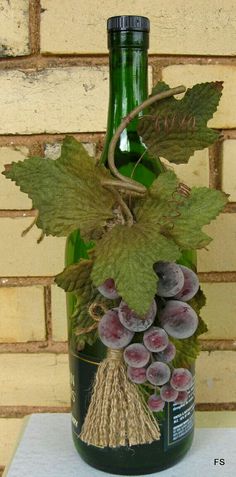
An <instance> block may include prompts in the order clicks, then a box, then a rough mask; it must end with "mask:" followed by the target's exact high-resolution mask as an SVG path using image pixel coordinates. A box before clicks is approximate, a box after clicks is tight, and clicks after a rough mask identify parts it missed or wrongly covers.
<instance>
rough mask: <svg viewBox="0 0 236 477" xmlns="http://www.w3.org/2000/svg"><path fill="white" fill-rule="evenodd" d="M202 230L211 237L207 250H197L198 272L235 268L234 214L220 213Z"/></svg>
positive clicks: (235, 217)
mask: <svg viewBox="0 0 236 477" xmlns="http://www.w3.org/2000/svg"><path fill="white" fill-rule="evenodd" d="M203 230H204V231H205V232H206V233H207V234H208V235H209V236H210V237H212V238H213V240H212V242H211V243H210V244H209V245H207V250H205V249H202V250H199V251H198V271H199V272H210V271H215V272H222V271H234V270H236V247H235V246H234V241H235V237H236V214H226V213H224V214H220V215H219V216H218V217H217V219H216V220H213V221H212V223H211V224H210V225H207V226H205V227H204V228H203Z"/></svg>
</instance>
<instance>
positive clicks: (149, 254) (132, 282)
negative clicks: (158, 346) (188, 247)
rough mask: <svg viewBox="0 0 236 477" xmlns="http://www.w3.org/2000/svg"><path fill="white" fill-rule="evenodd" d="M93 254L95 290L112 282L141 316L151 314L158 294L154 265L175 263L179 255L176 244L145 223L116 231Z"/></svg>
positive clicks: (118, 226) (99, 242)
mask: <svg viewBox="0 0 236 477" xmlns="http://www.w3.org/2000/svg"><path fill="white" fill-rule="evenodd" d="M94 254H95V263H94V267H93V270H92V275H91V277H92V280H93V282H94V284H95V286H99V285H101V284H102V283H103V282H104V281H105V280H106V279H107V278H113V279H114V280H115V284H116V288H117V290H118V292H119V294H120V295H121V296H122V298H123V299H124V300H125V301H126V302H127V303H128V305H129V306H130V307H131V308H133V309H134V310H135V311H136V313H138V314H139V315H140V316H143V315H144V314H145V313H146V312H147V311H148V309H149V307H150V304H151V302H152V300H153V297H154V295H155V293H156V289H157V275H156V274H155V272H154V270H153V264H154V263H155V262H157V261H158V260H170V261H174V260H176V259H177V258H178V257H179V255H180V253H179V249H178V247H177V246H176V245H175V243H174V242H173V241H172V240H171V239H168V240H167V239H166V238H165V237H164V236H163V235H161V234H160V232H159V227H157V226H155V225H152V223H151V222H143V223H142V221H140V222H139V223H136V224H134V225H133V226H131V227H126V226H122V225H117V226H116V227H114V228H113V229H112V230H111V231H110V232H108V233H106V234H105V235H104V236H103V237H102V238H101V240H99V241H98V242H97V245H96V249H95V251H94Z"/></svg>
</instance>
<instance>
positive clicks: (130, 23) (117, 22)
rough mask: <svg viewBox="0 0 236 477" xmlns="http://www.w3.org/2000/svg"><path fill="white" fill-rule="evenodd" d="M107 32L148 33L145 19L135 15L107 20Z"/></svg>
mask: <svg viewBox="0 0 236 477" xmlns="http://www.w3.org/2000/svg"><path fill="white" fill-rule="evenodd" d="M107 31H108V32H109V31H147V32H149V31H150V21H149V19H148V18H147V17H141V16H136V15H120V16H117V17H111V18H108V20H107Z"/></svg>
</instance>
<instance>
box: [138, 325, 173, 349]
mask: <svg viewBox="0 0 236 477" xmlns="http://www.w3.org/2000/svg"><path fill="white" fill-rule="evenodd" d="M143 342H144V344H145V346H146V348H147V349H149V351H153V352H155V351H157V352H158V351H163V350H164V349H165V348H166V347H167V345H168V342H169V340H168V335H167V333H166V332H165V330H163V328H159V327H158V326H152V327H151V328H149V330H147V331H145V333H144V334H143Z"/></svg>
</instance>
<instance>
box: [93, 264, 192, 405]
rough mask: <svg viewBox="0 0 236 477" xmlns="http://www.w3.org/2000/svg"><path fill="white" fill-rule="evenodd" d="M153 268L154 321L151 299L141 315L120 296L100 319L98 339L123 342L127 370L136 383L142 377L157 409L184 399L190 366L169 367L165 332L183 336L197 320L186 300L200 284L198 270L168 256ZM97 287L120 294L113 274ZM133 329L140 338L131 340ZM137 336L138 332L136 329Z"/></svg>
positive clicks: (171, 348) (170, 349) (170, 347)
mask: <svg viewBox="0 0 236 477" xmlns="http://www.w3.org/2000/svg"><path fill="white" fill-rule="evenodd" d="M154 270H155V272H156V274H157V276H158V278H159V281H158V287H157V299H158V297H159V300H160V307H159V306H158V320H159V321H158V324H159V325H160V326H155V324H156V322H155V323H154V320H155V318H156V315H157V304H156V300H153V302H152V304H151V306H150V308H149V310H148V312H147V313H146V315H145V316H144V317H142V318H140V317H139V316H138V315H137V314H136V313H135V312H134V311H133V310H131V309H130V308H129V307H128V305H127V303H125V302H124V300H122V299H121V301H120V304H119V306H118V307H117V308H112V309H111V310H109V311H107V312H106V313H105V315H104V316H103V317H102V319H101V320H100V322H99V325H98V332H99V336H100V339H101V341H102V342H103V343H104V344H105V345H106V346H108V347H110V348H113V349H122V348H124V361H125V363H126V364H127V375H128V377H129V379H130V380H131V381H132V382H134V383H136V384H144V383H147V384H148V386H149V387H150V386H151V387H153V389H154V394H152V395H151V396H150V397H149V399H148V406H149V408H150V410H151V411H154V412H158V411H161V410H162V409H163V408H164V406H165V402H175V403H178V404H183V403H185V402H186V400H187V398H188V390H189V389H190V387H191V386H192V382H193V378H192V374H191V372H190V371H189V370H188V369H186V368H174V367H173V365H172V364H171V362H172V360H173V359H174V357H175V355H176V348H175V345H174V344H173V343H172V342H171V341H170V340H169V337H170V338H171V337H172V338H175V339H180V340H181V339H186V338H189V337H190V336H192V335H193V334H194V333H195V331H196V329H197V326H198V316H197V314H196V312H195V311H194V310H193V308H192V307H191V306H190V305H189V304H188V303H186V302H187V301H188V300H190V299H191V298H193V297H194V295H195V294H196V293H197V291H198V288H199V281H198V277H197V275H196V274H195V273H194V272H193V271H192V270H191V269H189V268H187V267H185V266H183V265H177V264H176V263H172V262H157V263H156V264H155V265H154ZM98 290H99V291H100V293H101V294H102V295H104V296H105V297H106V298H110V299H115V298H118V297H119V295H118V293H117V291H116V288H115V283H114V280H112V279H108V280H106V281H105V283H104V284H103V285H101V286H100V287H99V288H98ZM135 333H142V343H140V342H136V343H135V342H132V343H131V341H132V340H133V338H134V335H135ZM139 336H140V335H139Z"/></svg>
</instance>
